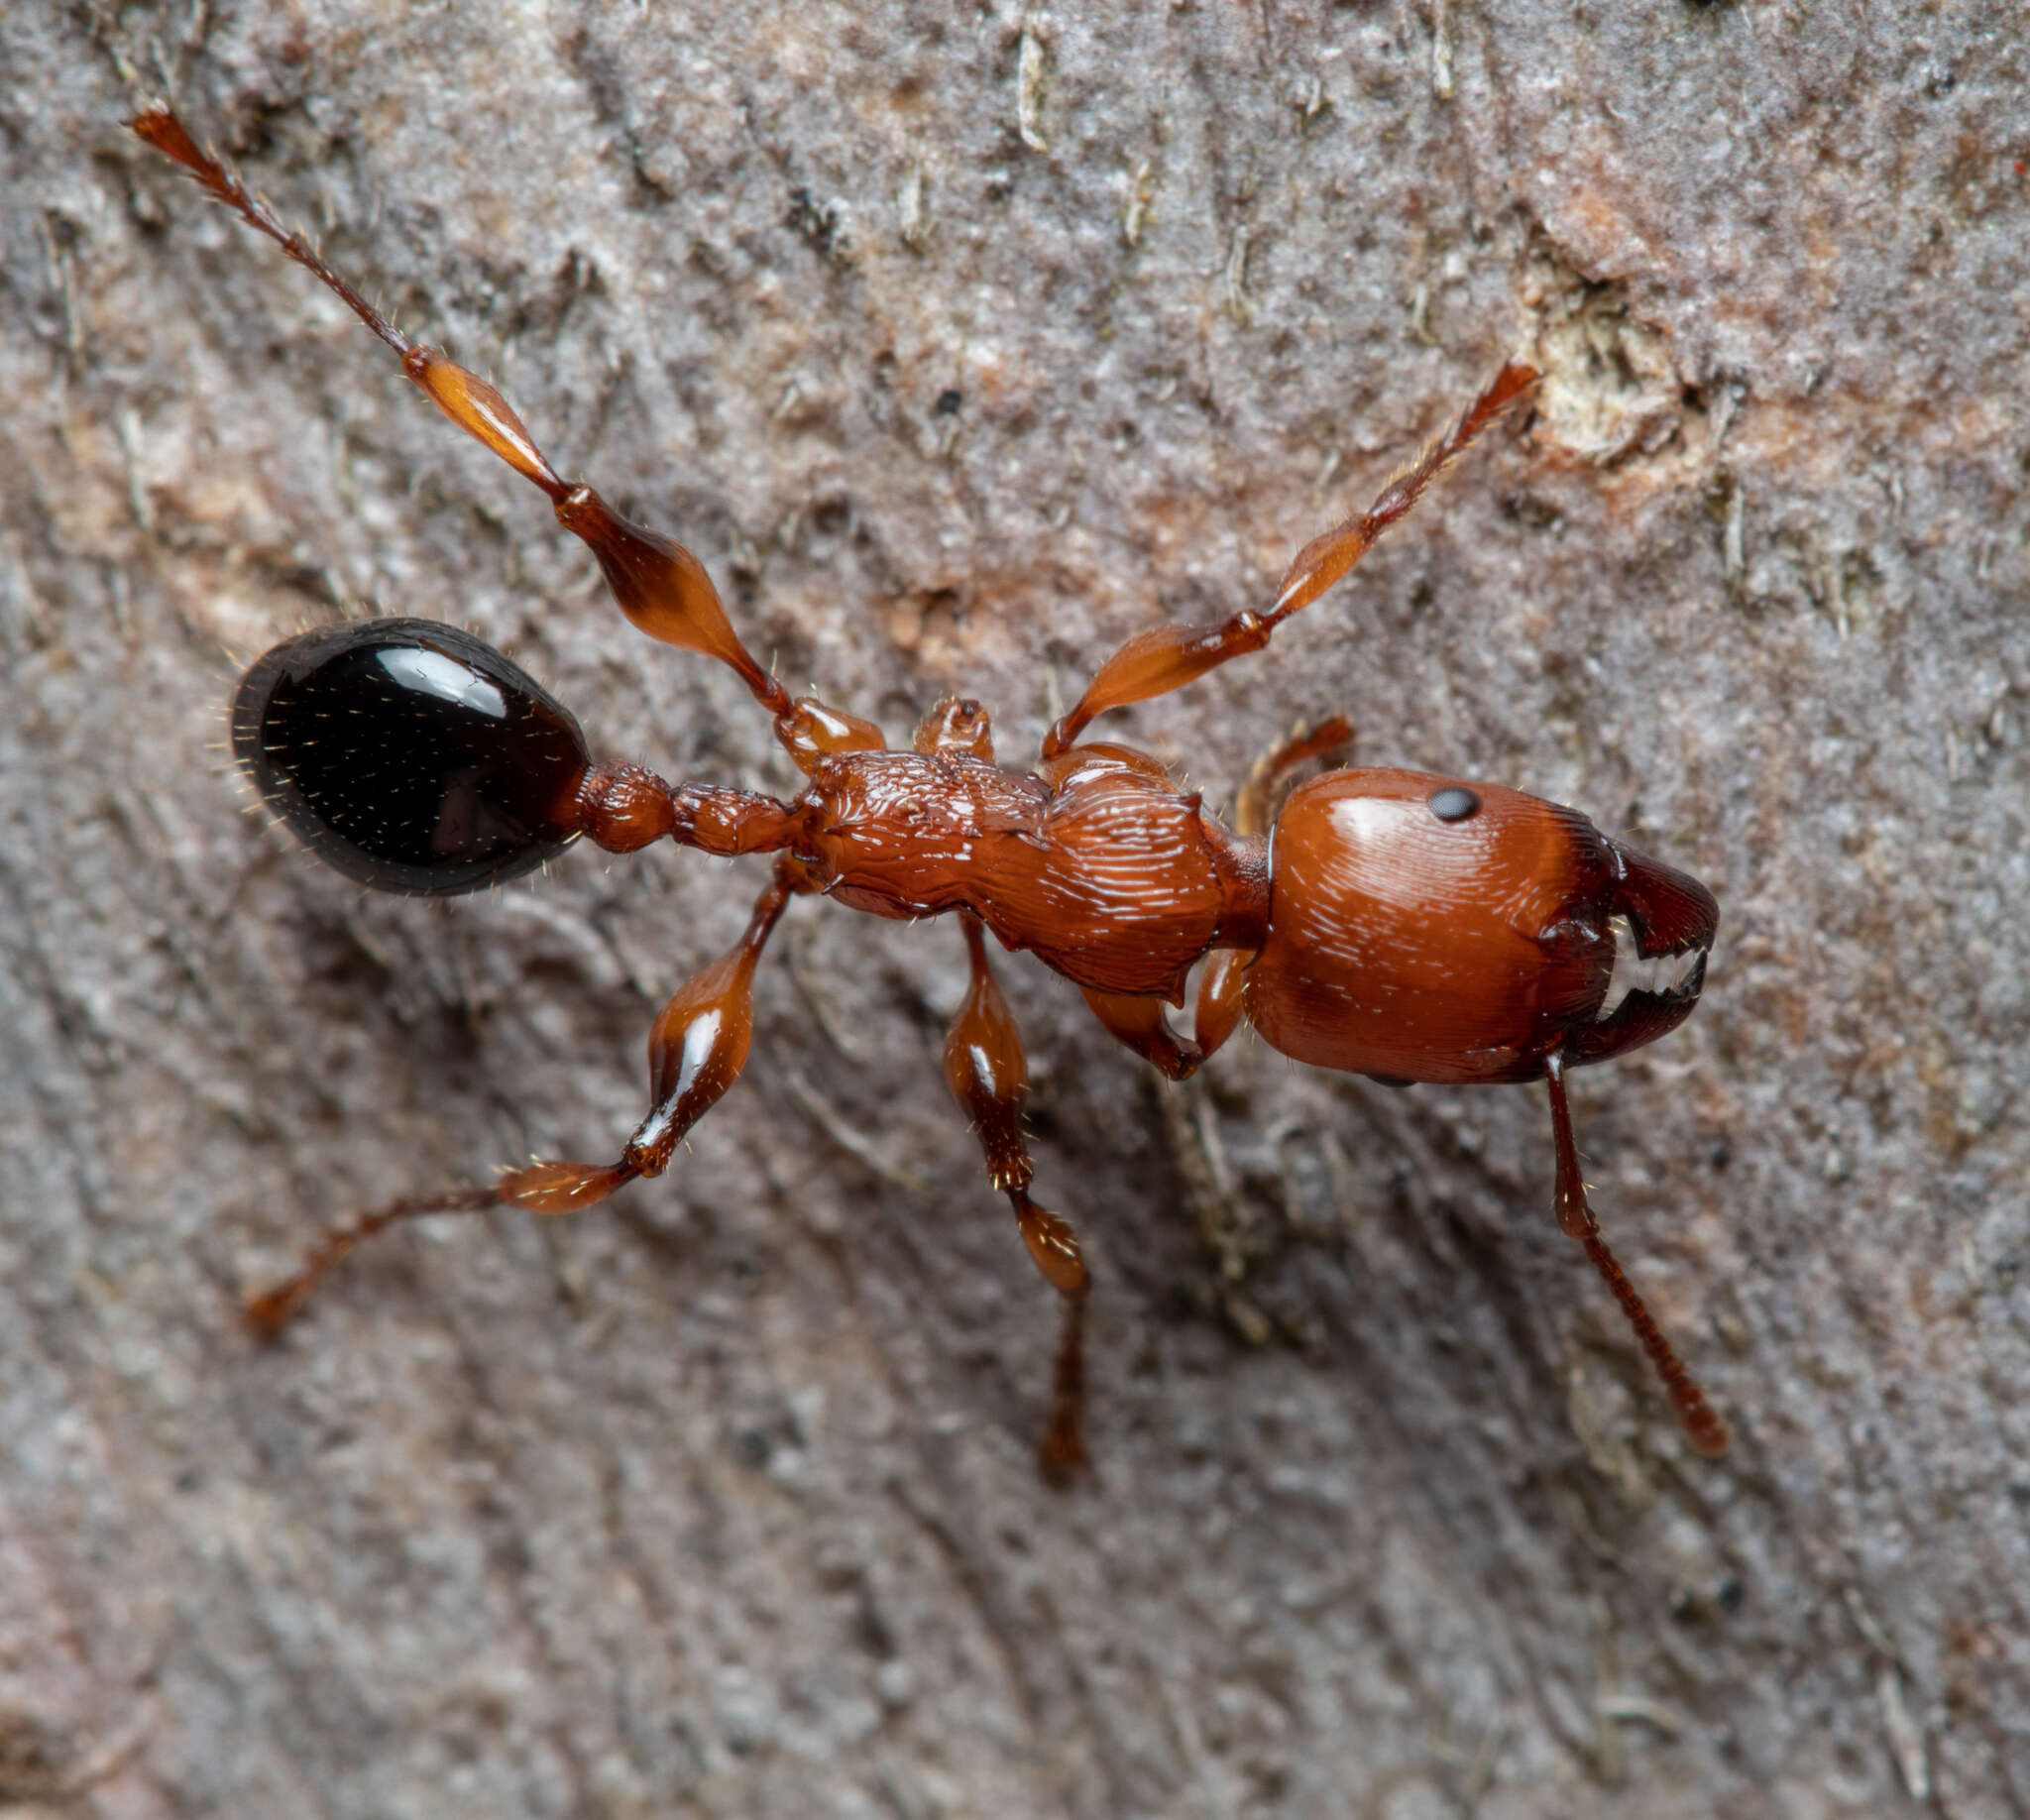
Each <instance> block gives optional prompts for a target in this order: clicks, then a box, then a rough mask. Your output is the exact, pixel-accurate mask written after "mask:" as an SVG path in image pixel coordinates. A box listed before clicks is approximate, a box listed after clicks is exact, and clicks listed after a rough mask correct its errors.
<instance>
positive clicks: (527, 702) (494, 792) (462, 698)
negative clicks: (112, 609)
mask: <svg viewBox="0 0 2030 1820" xmlns="http://www.w3.org/2000/svg"><path fill="white" fill-rule="evenodd" d="M233 755H234V756H235V757H236V758H238V759H239V761H240V763H241V764H242V765H244V766H245V767H246V770H247V774H248V775H249V776H250V777H251V778H253V780H254V784H255V787H256V788H257V789H259V790H260V792H261V795H262V798H263V800H264V801H265V802H266V803H267V804H268V806H269V808H271V809H273V810H274V811H275V813H276V814H277V815H279V816H280V817H281V818H282V820H283V821H284V822H285V823H287V824H288V827H289V829H290V831H291V832H292V833H293V834H294V835H296V837H297V838H298V839H299V840H301V841H302V842H303V843H304V844H305V845H306V846H308V847H310V848H312V849H314V850H315V851H316V853H318V854H319V855H320V856H321V857H323V858H324V859H325V860H326V861H328V862H329V863H330V864H332V865H334V866H336V867H337V868H338V869H339V870H340V871H341V872H343V873H344V874H345V875H346V876H347V877H348V878H353V879H357V880H358V881H359V882H360V883H361V884H364V885H371V886H373V887H374V888H375V889H376V890H381V891H401V892H406V893H409V894H410V895H414V896H426V897H448V896H452V895H455V894H457V893H458V892H461V891H475V890H478V889H479V888H480V887H481V886H483V885H490V884H498V883H500V882H501V881H502V880H503V879H507V878H513V877H516V876H518V875H519V874H521V873H523V872H526V871H531V870H533V869H534V868H535V867H536V866H539V865H541V864H542V863H543V861H544V860H546V859H548V858H549V857H551V855H552V854H555V853H561V852H562V851H563V850H564V848H565V847H566V846H568V845H569V844H570V842H571V840H572V838H573V837H574V835H575V834H576V832H577V827H576V822H575V818H574V816H573V806H574V801H575V798H576V795H577V791H578V786H579V783H580V781H581V780H582V779H583V778H584V776H585V772H586V769H587V767H588V765H589V763H590V761H591V759H590V754H589V753H588V752H587V750H586V746H585V736H584V735H583V734H581V733H580V732H579V730H578V723H577V721H576V720H574V719H573V718H572V716H571V714H570V713H569V711H568V710H566V709H565V708H564V707H563V706H562V705H561V704H559V703H558V702H557V701H556V700H555V699H554V698H552V697H551V696H550V695H549V694H548V693H547V692H546V691H545V690H543V689H542V688H540V687H538V686H537V684H536V683H535V682H534V681H533V680H531V679H530V678H529V677H528V676H527V675H525V674H524V673H523V672H522V671H521V670H519V669H517V668H516V667H515V666H514V665H513V664H511V663H509V662H508V661H507V658H505V657H504V656H502V655H501V653H500V652H499V651H497V650H495V649H494V648H493V646H492V645H490V644H486V643H484V642H483V641H482V640H480V639H478V638H475V637H474V636H473V635H472V634H471V633H470V632H463V631H460V630H458V629H457V628H456V627H455V626H437V625H433V624H432V623H431V622H430V621H428V620H366V621H358V622H353V623H350V624H346V625H341V626H319V627H318V628H317V629H316V630H314V631H307V632H304V633H302V634H301V635H300V636H298V637H294V638H291V639H289V640H288V641H287V642H286V643H284V644H278V645H277V646H276V647H275V649H274V650H272V651H270V652H269V653H268V654H267V655H266V656H265V657H263V658H262V659H261V660H260V661H259V662H258V663H256V664H255V665H254V667H253V668H252V669H250V670H249V671H248V672H247V674H246V675H245V676H244V677H242V678H241V680H240V688H239V693H238V694H237V695H236V696H235V697H234V698H233Z"/></svg>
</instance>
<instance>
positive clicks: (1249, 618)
mask: <svg viewBox="0 0 2030 1820" xmlns="http://www.w3.org/2000/svg"><path fill="white" fill-rule="evenodd" d="M1539 377H1540V376H1539V375H1538V374H1537V372H1536V370H1535V369H1534V368H1532V367H1525V366H1523V365H1522V364H1521V363H1520V362H1514V361H1512V362H1511V363H1510V364H1509V365H1508V366H1506V367H1504V368H1503V369H1502V370H1501V372H1500V373H1498V374H1497V375H1496V376H1495V379H1494V383H1493V384H1492V385H1490V386H1489V387H1488V389H1487V390H1486V391H1485V392H1483V393H1482V394H1481V395H1480V397H1479V398H1476V399H1474V401H1473V402H1472V404H1470V405H1469V406H1468V407H1467V409H1466V411H1465V412H1464V414H1463V415H1462V416H1461V417H1460V418H1459V420H1458V422H1456V423H1454V424H1453V425H1452V427H1451V428H1450V429H1449V430H1447V431H1446V432H1445V433H1444V434H1443V435H1442V436H1439V437H1438V438H1436V439H1435V440H1434V441H1433V442H1431V443H1430V444H1429V445H1428V446H1427V447H1426V448H1425V449H1424V451H1423V453H1422V454H1421V455H1419V456H1418V457H1417V458H1416V460H1415V461H1413V462H1411V463H1410V466H1409V467H1408V468H1406V469H1405V470H1404V471H1403V472H1402V473H1401V474H1399V475H1397V477H1396V478H1395V479H1394V480H1392V481H1391V482H1390V483H1389V484H1388V485H1387V486H1386V487H1384V488H1383V489H1382V491H1381V493H1380V494H1378V495H1377V496H1376V499H1375V503H1374V504H1373V505H1372V506H1370V507H1369V508H1368V509H1367V511H1366V512H1363V513H1361V514H1360V516H1358V517H1354V518H1348V519H1347V520H1346V521H1345V523H1343V524H1339V525H1336V526H1334V527H1333V528H1332V529H1331V530H1328V531H1326V532H1325V533H1324V534H1323V535H1321V536H1317V537H1313V538H1312V539H1311V541H1310V542H1309V543H1307V544H1305V545H1304V547H1303V548H1302V549H1300V550H1299V551H1297V556H1296V557H1295V558H1294V559H1293V561H1292V562H1291V565H1290V567H1289V568H1288V569H1287V570H1286V571H1285V572H1284V576H1283V585H1282V586H1281V587H1280V588H1278V589H1277V591H1276V601H1275V604H1274V605H1273V606H1272V607H1271V608H1270V609H1269V610H1268V612H1266V613H1256V612H1254V611H1252V610H1249V611H1247V612H1244V613H1237V614H1235V615H1234V616H1233V618H1232V619H1230V620H1227V621H1225V622H1224V623H1223V624H1221V625H1218V626H1181V625H1178V624H1176V623H1172V624H1170V625H1167V626H1152V627H1150V629H1149V630H1148V631H1146V632H1141V633H1138V634H1137V635H1136V636H1135V637H1133V638H1130V639H1129V640H1128V642H1127V643H1126V644H1124V645H1122V646H1121V648H1120V649H1119V650H1117V651H1116V652H1114V654H1113V655H1112V656H1111V657H1109V658H1108V659H1107V660H1106V662H1105V663H1103V664H1102V665H1101V666H1100V670H1099V674H1098V675H1097V676H1095V677H1094V678H1093V679H1092V681H1091V682H1090V683H1089V684H1088V685H1087V686H1086V690H1085V693H1084V694H1083V695H1082V696H1080V697H1079V698H1078V705H1077V706H1076V707H1075V708H1073V709H1072V710H1071V713H1070V714H1068V715H1066V716H1065V717H1064V719H1063V720H1061V721H1059V722H1058V724H1057V725H1056V726H1055V727H1053V728H1052V729H1051V730H1050V732H1049V734H1048V735H1046V736H1045V738H1044V742H1043V755H1044V757H1045V758H1046V759H1051V758H1057V757H1060V756H1062V755H1063V754H1064V753H1065V752H1066V751H1068V750H1070V749H1071V745H1072V743H1073V742H1074V741H1075V740H1076V739H1077V738H1078V736H1079V735H1080V734H1081V733H1083V732H1084V731H1085V729H1086V727H1087V725H1088V724H1089V723H1090V722H1091V721H1092V720H1093V719H1094V718H1095V717H1096V716H1098V715H1102V714H1105V713H1106V712H1107V710H1108V709H1110V708H1125V707H1127V706H1128V704H1129V703H1131V702H1146V701H1149V700H1152V699H1153V698H1154V697H1156V696H1159V695H1168V694H1169V693H1170V692H1171V691H1172V690H1173V689H1182V688H1183V687H1184V684H1185V683H1187V682H1195V681H1196V680H1197V679H1198V678H1199V677H1200V676H1203V675H1204V674H1205V672H1206V671H1207V670H1212V669H1217V668H1218V666H1219V665H1221V664H1222V663H1224V662H1226V660H1227V659H1228V658H1229V657H1238V656H1240V655H1241V654H1242V653H1243V652H1244V651H1259V650H1260V649H1261V648H1262V647H1263V646H1264V645H1265V644H1267V643H1268V642H1269V636H1270V634H1271V633H1272V632H1273V631H1275V629H1276V628H1277V626H1281V625H1282V624H1283V622H1284V621H1285V620H1287V619H1289V618H1290V617H1291V615H1292V614H1295V613H1299V612H1301V611H1302V610H1303V609H1304V608H1306V607H1308V606H1309V605H1310V604H1311V603H1312V602H1313V601H1314V600H1316V599H1317V598H1318V596H1319V595H1321V594H1323V593H1324V592H1325V590H1326V589H1327V588H1329V587H1331V586H1332V584H1333V583H1334V582H1336V581H1338V580H1339V579H1340V577H1341V576H1343V575H1345V574H1346V572H1347V571H1348V570H1349V569H1351V568H1352V567H1353V566H1354V564H1355V563H1357V562H1359V561H1360V559H1361V558H1362V557H1363V556H1365V555H1366V554H1367V553H1368V551H1369V550H1370V549H1372V548H1373V547H1374V543H1375V539H1376V538H1378V537H1379V536H1380V535H1381V534H1382V533H1383V532H1384V531H1385V530H1387V529H1388V528H1389V526H1390V525H1392V524H1394V523H1395V522H1396V520H1397V519H1398V518H1400V517H1402V516H1403V515H1404V514H1405V513H1406V512H1409V511H1410V508H1411V507H1412V506H1414V505H1415V504H1416V502H1417V500H1418V499H1419V498H1420V497H1421V496H1422V494H1423V491H1424V489H1425V488H1426V487H1428V486H1429V485H1430V484H1431V482H1432V481H1434V480H1436V479H1437V477H1438V476H1439V475H1440V474H1441V473H1443V472H1444V470H1445V469H1446V468H1447V467H1448V466H1450V464H1451V463H1452V462H1453V461H1455V460H1456V459H1457V458H1458V457H1459V456H1460V455H1462V454H1464V453H1465V451H1466V449H1467V448H1468V446H1469V445H1470V444H1471V443H1472V442H1473V441H1474V440H1475V438H1477V437H1478V436H1479V435H1480V434H1481V433H1482V432H1483V431H1484V430H1486V429H1487V428H1488V427H1489V425H1491V424H1492V423H1494V422H1495V421H1496V420H1497V419H1498V418H1499V417H1500V416H1501V415H1502V414H1503V413H1504V412H1505V411H1507V410H1509V409H1511V408H1512V407H1513V406H1515V405H1516V404H1517V403H1519V402H1520V401H1521V400H1522V398H1526V397H1527V396H1528V394H1529V391H1530V389H1531V388H1532V387H1533V386H1534V385H1535V384H1536V382H1537V380H1538V378H1539Z"/></svg>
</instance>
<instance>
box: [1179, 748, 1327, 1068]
mask: <svg viewBox="0 0 2030 1820" xmlns="http://www.w3.org/2000/svg"><path fill="white" fill-rule="evenodd" d="M1352 743H1353V723H1352V722H1351V721H1349V720H1348V719H1347V718H1346V717H1345V716H1344V715H1343V714H1334V715H1328V716H1327V717H1326V718H1325V719H1324V720H1322V721H1320V722H1318V723H1317V724H1316V725H1315V726H1312V727H1308V728H1305V729H1304V730H1303V731H1302V732H1300V733H1296V734H1293V735H1291V737H1290V738H1289V739H1286V740H1284V742H1283V743H1282V744H1281V745H1277V746H1272V747H1271V748H1270V749H1269V750H1268V751H1266V752H1264V753H1263V754H1262V756H1261V757H1260V758H1258V759H1256V760H1255V766H1254V769H1253V770H1251V771H1250V772H1249V773H1248V780H1247V782H1246V783H1244V784H1242V785H1241V787H1240V790H1239V792H1238V793H1237V794H1236V795H1235V797H1234V802H1233V831H1234V833H1235V834H1237V835H1241V836H1243V837H1244V838H1246V839H1248V840H1251V841H1252V840H1259V839H1261V837H1262V836H1264V835H1266V834H1267V833H1268V832H1269V830H1270V828H1271V827H1272V826H1273V825H1274V823H1275V821H1276V808H1277V787H1278V786H1279V785H1280V784H1281V783H1282V782H1283V781H1284V780H1285V779H1286V778H1287V777H1288V776H1289V775H1290V773H1291V772H1292V771H1294V770H1296V769H1297V766H1298V765H1300V764H1306V763H1308V762H1309V761H1310V760H1311V759H1313V758H1339V757H1344V756H1345V755H1346V752H1347V749H1348V748H1349V747H1350V746H1351V745H1352ZM1254 961H1255V956H1254V952H1253V951H1252V950H1250V949H1245V948H1217V949H1214V950H1213V951H1212V953H1211V954H1210V955H1208V956H1206V958H1205V970H1204V971H1203V972H1202V973H1200V974H1199V976H1198V997H1197V1002H1196V1004H1195V1005H1194V1007H1193V1009H1192V1012H1191V1031H1192V1034H1193V1035H1194V1036H1195V1037H1196V1038H1197V1040H1198V1048H1199V1051H1200V1053H1201V1055H1206V1056H1209V1055H1211V1054H1212V1053H1213V1052H1214V1051H1215V1050H1216V1049H1218V1048H1219V1046H1220V1045H1221V1044H1222V1043H1224V1042H1225V1041H1226V1039H1227V1038H1228V1037H1230V1036H1232V1035H1233V1033H1234V1031H1235V1029H1236V1028H1237V1027H1238V1026H1239V1024H1240V1021H1241V1010H1242V1003H1243V999H1242V995H1243V993H1244V991H1245V990H1246V987H1247V983H1248V968H1249V967H1252V966H1253V965H1254Z"/></svg>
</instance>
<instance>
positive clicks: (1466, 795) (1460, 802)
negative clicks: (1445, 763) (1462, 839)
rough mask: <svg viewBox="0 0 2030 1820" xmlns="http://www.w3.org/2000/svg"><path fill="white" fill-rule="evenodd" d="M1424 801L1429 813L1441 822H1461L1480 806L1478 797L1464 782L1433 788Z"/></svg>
mask: <svg viewBox="0 0 2030 1820" xmlns="http://www.w3.org/2000/svg"><path fill="white" fill-rule="evenodd" d="M1426 801H1427V802H1428V803H1429V805H1430V811H1431V814H1433V815H1434V816H1436V817H1437V818H1438V820H1439V821H1441V822H1463V821H1465V820H1466V819H1467V818H1468V817H1469V816H1471V815H1472V814H1473V813H1474V811H1475V810H1477V809H1478V808H1479V807H1480V798H1479V797H1478V796H1476V795H1475V794H1474V793H1473V792H1472V791H1471V790H1469V789H1467V788H1466V786H1465V785H1464V784H1447V785H1446V786H1445V787H1444V788H1443V789H1442V790H1433V791H1432V792H1431V793H1430V795H1429V797H1428V798H1426Z"/></svg>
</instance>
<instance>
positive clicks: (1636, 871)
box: [1563, 840, 1720, 1068]
mask: <svg viewBox="0 0 2030 1820" xmlns="http://www.w3.org/2000/svg"><path fill="white" fill-rule="evenodd" d="M1607 847H1608V850H1609V852H1610V853H1611V854H1612V855H1613V858H1614V863H1615V869H1616V873H1617V877H1616V880H1615V884H1614V886H1613V889H1612V891H1611V892H1610V894H1609V898H1608V916H1609V918H1610V926H1611V927H1612V928H1613V929H1614V933H1615V959H1614V973H1613V976H1612V977H1611V978H1610V979H1609V981H1608V986H1607V991H1606V994H1605V995H1604V996H1603V997H1602V999H1601V1001H1600V1012H1599V1015H1598V1016H1597V1017H1596V1018H1595V1019H1594V1021H1593V1022H1591V1023H1585V1024H1578V1025H1575V1026H1574V1027H1573V1028H1572V1030H1571V1031H1570V1032H1569V1033H1568V1034H1567V1036H1566V1038H1565V1041H1564V1044H1563V1054H1564V1058H1565V1061H1566V1062H1567V1063H1568V1064H1569V1065H1570V1066H1572V1067H1575V1068H1576V1067H1578V1066H1579V1065H1580V1064H1581V1063H1586V1062H1606V1061H1609V1060H1611V1059H1612V1058H1613V1057H1615V1056H1620V1055H1626V1054H1627V1053H1628V1052H1629V1051H1630V1050H1632V1049H1639V1048H1641V1046H1642V1045H1643V1044H1644V1043H1653V1042H1655V1040H1656V1039H1657V1038H1658V1037H1660V1036H1664V1035H1667V1034H1668V1033H1669V1032H1670V1031H1673V1030H1675V1029H1676V1028H1677V1027H1678V1025H1680V1024H1681V1023H1683V1022H1684V1021H1685V1019H1686V1018H1687V1017H1689V1016H1690V1015H1691V1013H1692V1007H1693V1006H1694V1005H1696V1004H1697V1003H1698V1002H1699V990H1700V988H1701V987H1702V986H1703V985H1704V984H1705V983H1706V956H1707V954H1708V953H1709V952H1710V951H1711V949H1712V947H1713V932H1714V931H1715V929H1717V928H1718V927H1719V924H1720V906H1719V904H1718V903H1716V902H1715V901H1714V897H1713V893H1712V892H1711V891H1709V890H1707V889H1706V887H1705V886H1704V885H1702V884H1701V883H1700V882H1699V881H1698V880H1697V879H1696V878H1694V877H1692V876H1691V875H1690V873H1688V872H1680V871H1679V870H1678V869H1677V868H1676V867H1675V866H1669V865H1665V864H1664V863H1663V862H1662V861H1661V860H1659V859H1652V858H1650V857H1649V855H1648V854H1647V853H1637V852H1636V851H1635V849H1634V848H1632V847H1625V846H1623V845H1622V843H1621V842H1619V841H1613V840H1609V841H1608V842H1607Z"/></svg>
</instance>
